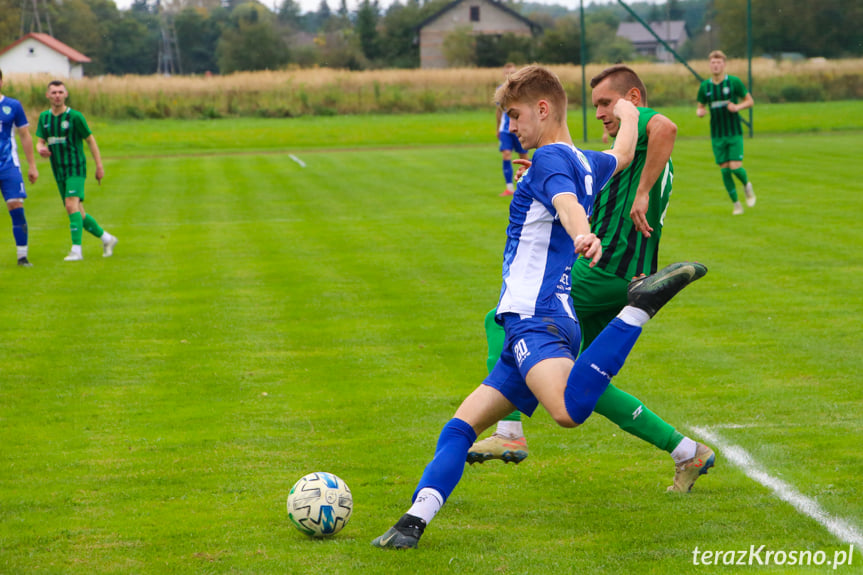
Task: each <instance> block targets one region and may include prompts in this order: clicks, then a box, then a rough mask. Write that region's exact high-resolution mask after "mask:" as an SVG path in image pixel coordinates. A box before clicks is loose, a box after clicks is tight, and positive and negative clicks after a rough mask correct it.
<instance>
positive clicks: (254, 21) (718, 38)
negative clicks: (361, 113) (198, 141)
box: [0, 0, 863, 76]
mask: <svg viewBox="0 0 863 575" xmlns="http://www.w3.org/2000/svg"><path fill="white" fill-rule="evenodd" d="M280 1H281V3H280V4H277V5H276V6H274V7H273V8H270V7H268V6H266V5H265V4H263V3H261V2H259V1H258V0H224V1H220V0H173V2H171V3H163V2H162V1H161V0H135V2H134V3H133V4H132V6H131V7H130V8H129V9H127V10H119V9H118V8H117V6H116V5H115V4H114V2H113V0H62V1H61V0H36V2H35V5H37V6H39V8H40V16H41V18H42V19H44V20H46V21H48V22H50V27H51V32H52V33H53V35H54V36H55V37H56V38H57V39H59V40H61V41H63V42H65V43H66V44H68V45H70V46H72V47H73V48H75V49H77V50H79V51H81V52H83V53H84V54H86V55H87V56H88V57H90V58H91V59H92V63H90V64H88V65H87V66H86V67H85V71H86V73H87V74H88V75H91V76H93V75H100V74H114V75H123V74H142V75H146V74H152V73H155V72H156V71H157V69H158V64H159V57H160V50H162V51H163V54H164V49H165V47H166V46H171V45H172V44H170V43H166V42H165V34H168V37H169V38H171V37H172V38H175V39H176V48H177V50H176V52H178V54H176V55H175V58H174V64H175V72H176V73H182V74H205V73H221V74H227V73H231V72H236V71H246V70H263V69H270V70H273V69H280V68H285V67H288V66H295V67H312V66H322V67H332V68H341V69H351V70H361V69H373V68H415V67H418V66H419V45H418V29H417V26H418V25H419V24H420V23H421V22H423V21H424V20H426V19H427V18H429V17H430V16H432V15H433V14H435V13H436V12H438V11H439V10H441V9H442V8H443V7H445V6H446V5H447V4H449V3H450V1H451V0H396V1H395V2H393V3H392V4H390V5H388V6H387V7H386V8H382V7H381V6H380V4H379V3H378V0H362V1H361V3H360V4H359V6H358V7H357V8H356V9H354V10H349V9H348V7H347V2H346V0H321V2H320V4H319V6H318V8H317V10H315V11H310V12H305V13H303V12H301V10H300V7H299V4H298V3H297V1H296V0H280ZM330 2H333V3H337V4H338V5H336V6H331V5H330ZM30 3H31V0H26V2H23V3H22V0H0V44H2V45H8V44H9V43H11V42H13V41H14V40H15V39H16V38H17V37H18V36H19V35H20V33H21V32H22V29H23V32H25V33H26V32H29V31H35V29H36V25H37V24H39V22H36V21H35V20H34V19H33V16H32V13H31V12H32V11H30V10H26V9H24V10H23V13H22V7H26V6H27V5H28V4H30ZM746 4H747V0H669V1H668V2H667V3H663V4H658V5H657V4H649V3H646V2H629V5H630V6H632V7H633V9H634V10H635V11H636V12H637V13H638V14H639V15H640V16H641V17H642V18H643V19H645V20H647V21H656V20H664V19H667V18H670V19H672V20H684V21H685V22H686V24H687V28H688V30H689V34H690V40H689V42H688V43H687V44H686V45H685V46H684V47H683V48H682V53H683V56H684V57H687V58H691V57H695V58H704V57H706V55H707V53H708V52H709V51H710V50H711V49H713V48H722V49H723V50H725V51H726V53H727V54H728V55H729V56H731V57H742V56H744V55H745V54H746V43H747V38H746ZM752 4H753V22H752V30H753V38H752V43H753V51H754V54H755V55H756V56H761V55H764V54H768V55H781V54H788V53H799V54H802V55H804V56H822V57H826V58H840V57H855V56H861V55H863V2H860V0H818V2H812V1H811V0H758V1H757V2H752ZM507 6H508V7H510V8H512V9H513V10H516V11H518V12H520V13H521V14H523V15H524V16H526V17H528V18H530V19H531V20H533V21H534V22H536V23H537V24H539V25H540V26H541V32H538V33H536V34H534V35H533V36H530V37H517V36H512V35H505V36H475V35H472V34H470V33H468V32H467V31H466V30H456V31H453V32H452V33H451V34H450V35H449V36H448V37H447V38H446V39H445V42H444V52H445V55H446V57H447V59H448V61H449V62H450V64H451V65H453V66H479V67H494V66H500V65H502V64H503V63H505V62H506V61H514V62H516V63H519V64H520V63H526V62H531V61H538V62H543V63H547V64H566V63H573V64H577V63H579V62H580V61H581V56H582V55H581V49H582V48H581V47H582V39H581V23H580V20H579V13H578V11H577V10H572V9H569V8H566V7H562V6H546V5H539V4H531V3H529V2H521V3H507ZM630 19H632V18H631V16H630V15H629V14H628V13H627V12H626V11H625V10H624V9H623V8H622V7H620V6H619V5H616V4H601V5H588V6H587V7H586V11H585V29H586V36H585V38H584V44H585V46H586V60H587V61H588V62H617V61H632V60H633V59H636V58H637V55H636V54H635V52H634V50H633V46H632V44H631V43H630V42H629V41H628V40H625V39H623V38H619V37H617V36H616V30H617V27H618V25H619V24H620V22H621V21H625V20H630ZM43 31H46V30H43Z"/></svg>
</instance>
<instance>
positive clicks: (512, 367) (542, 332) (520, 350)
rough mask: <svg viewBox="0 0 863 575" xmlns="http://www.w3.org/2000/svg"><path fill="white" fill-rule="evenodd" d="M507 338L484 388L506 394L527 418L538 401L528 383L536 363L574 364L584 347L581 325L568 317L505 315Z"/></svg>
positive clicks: (503, 317)
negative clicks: (559, 361) (562, 359)
mask: <svg viewBox="0 0 863 575" xmlns="http://www.w3.org/2000/svg"><path fill="white" fill-rule="evenodd" d="M502 319H503V329H504V332H505V334H506V336H505V338H506V339H505V340H504V342H503V353H501V354H500V359H499V360H498V361H497V363H496V364H495V366H494V369H492V370H491V373H490V374H488V377H487V378H485V381H483V384H485V385H487V386H489V387H492V388H494V389H496V390H498V391H499V392H501V393H502V394H503V396H504V397H505V398H507V399H508V400H509V401H510V402H511V403H512V404H513V405H515V406H516V408H518V410H519V411H520V412H522V413H524V414H525V415H527V416H528V417H529V416H531V415H533V412H534V411H535V410H536V406H537V405H538V403H539V402H538V401H537V399H536V397H535V396H534V395H533V392H532V391H530V389H529V388H528V387H527V383H525V376H527V373H528V372H529V371H530V370H531V368H533V366H535V365H536V364H537V363H539V362H540V361H542V360H544V359H550V358H553V357H567V358H569V359H571V360H573V361H575V358H576V356H577V355H578V347H579V345H580V344H581V330H580V329H579V327H578V323H577V322H576V321H574V320H573V319H571V318H568V317H528V318H526V319H521V318H520V317H519V315H518V314H514V313H505V314H503V316H502Z"/></svg>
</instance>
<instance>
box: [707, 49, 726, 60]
mask: <svg viewBox="0 0 863 575" xmlns="http://www.w3.org/2000/svg"><path fill="white" fill-rule="evenodd" d="M714 58H719V59H720V60H727V59H728V58H726V57H725V52H723V51H722V50H714V51H713V52H711V53H710V56H708V57H707V59H708V60H713V59H714Z"/></svg>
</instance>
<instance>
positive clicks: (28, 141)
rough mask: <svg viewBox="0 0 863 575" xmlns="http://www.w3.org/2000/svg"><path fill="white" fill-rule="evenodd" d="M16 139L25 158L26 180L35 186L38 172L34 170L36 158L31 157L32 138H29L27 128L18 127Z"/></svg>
mask: <svg viewBox="0 0 863 575" xmlns="http://www.w3.org/2000/svg"><path fill="white" fill-rule="evenodd" d="M17 129H18V138H19V139H20V140H21V147H22V148H24V157H25V158H27V179H28V180H30V183H31V184H35V183H36V180H38V179H39V170H38V169H37V168H36V157H35V156H34V155H33V138H32V137H31V136H30V128H29V126H26V125H25V126H18V128H17Z"/></svg>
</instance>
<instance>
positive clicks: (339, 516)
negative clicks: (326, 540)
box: [288, 471, 354, 537]
mask: <svg viewBox="0 0 863 575" xmlns="http://www.w3.org/2000/svg"><path fill="white" fill-rule="evenodd" d="M353 508H354V499H353V496H352V495H351V490H350V488H348V484H347V483H345V482H344V481H343V480H342V479H341V478H339V477H337V476H336V475H333V474H332V473H326V472H324V471H317V472H315V473H309V474H308V475H306V476H305V477H302V478H300V480H299V481H297V482H296V483H294V486H293V487H291V492H290V493H289V494H288V517H290V518H291V522H293V524H294V526H295V527H296V528H297V529H299V530H300V531H302V532H303V533H305V534H306V535H310V536H312V537H326V536H327V535H334V534H336V533H338V532H339V531H341V530H342V528H343V527H344V526H345V525H346V524H347V522H348V519H350V518H351V511H352V510H353Z"/></svg>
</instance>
